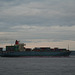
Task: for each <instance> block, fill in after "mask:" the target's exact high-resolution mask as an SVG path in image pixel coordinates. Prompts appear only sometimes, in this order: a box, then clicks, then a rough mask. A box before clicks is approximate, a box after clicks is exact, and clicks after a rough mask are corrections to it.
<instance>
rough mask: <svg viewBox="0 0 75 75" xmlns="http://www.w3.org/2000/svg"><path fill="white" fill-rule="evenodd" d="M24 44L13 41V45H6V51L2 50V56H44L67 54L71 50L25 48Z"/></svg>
mask: <svg viewBox="0 0 75 75" xmlns="http://www.w3.org/2000/svg"><path fill="white" fill-rule="evenodd" d="M25 45H26V44H24V43H19V41H17V40H16V41H15V44H14V45H10V46H6V51H4V52H2V54H1V56H2V57H24V56H25V57H44V56H47V57H48V56H69V55H70V53H71V51H69V50H67V49H64V48H63V49H62V48H61V49H60V48H50V47H35V48H33V49H31V48H25V47H24V46H25Z"/></svg>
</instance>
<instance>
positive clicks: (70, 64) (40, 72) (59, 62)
mask: <svg viewBox="0 0 75 75" xmlns="http://www.w3.org/2000/svg"><path fill="white" fill-rule="evenodd" d="M0 75H75V56H70V57H48V58H46V57H44V58H40V57H38V58H35V57H34V58H24V57H23V58H21V57H20V58H3V57H0Z"/></svg>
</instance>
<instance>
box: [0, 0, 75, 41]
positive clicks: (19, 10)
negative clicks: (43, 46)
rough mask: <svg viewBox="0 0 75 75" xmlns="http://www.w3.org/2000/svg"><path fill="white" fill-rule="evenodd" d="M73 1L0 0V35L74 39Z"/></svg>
mask: <svg viewBox="0 0 75 75" xmlns="http://www.w3.org/2000/svg"><path fill="white" fill-rule="evenodd" d="M74 3H75V1H74V0H66V1H65V0H0V33H1V34H0V35H1V36H0V38H2V37H4V38H9V39H17V38H19V39H25V38H29V39H30V38H32V39H38V38H39V39H40V38H41V39H52V40H55V41H58V40H59V41H60V40H74V37H75V36H74V35H75V33H74V32H75V30H74V29H75V4H74ZM13 36H14V37H13Z"/></svg>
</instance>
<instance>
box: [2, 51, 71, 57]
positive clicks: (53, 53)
mask: <svg viewBox="0 0 75 75" xmlns="http://www.w3.org/2000/svg"><path fill="white" fill-rule="evenodd" d="M70 53H71V52H70V51H64V52H35V51H30V52H24V51H22V52H7V53H3V54H2V55H1V56H2V57H23V56H25V57H26V56H28V57H32V56H35V57H36V56H37V57H41V56H42V57H44V56H69V55H70Z"/></svg>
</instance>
